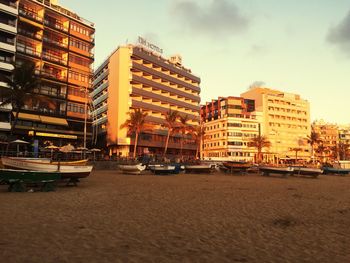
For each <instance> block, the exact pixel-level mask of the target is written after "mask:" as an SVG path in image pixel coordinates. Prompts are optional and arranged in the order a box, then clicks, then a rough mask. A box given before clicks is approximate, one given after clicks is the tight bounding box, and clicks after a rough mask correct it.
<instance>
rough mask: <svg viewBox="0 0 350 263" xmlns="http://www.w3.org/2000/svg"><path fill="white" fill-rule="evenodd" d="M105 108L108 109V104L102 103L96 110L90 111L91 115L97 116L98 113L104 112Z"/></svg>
mask: <svg viewBox="0 0 350 263" xmlns="http://www.w3.org/2000/svg"><path fill="white" fill-rule="evenodd" d="M107 110H108V105H107V104H106V105H104V106H102V107H100V108H98V109H97V110H95V111H93V112H92V115H93V116H98V115H99V114H101V113H104V112H106V111H107Z"/></svg>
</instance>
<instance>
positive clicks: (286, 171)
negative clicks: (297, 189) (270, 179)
mask: <svg viewBox="0 0 350 263" xmlns="http://www.w3.org/2000/svg"><path fill="white" fill-rule="evenodd" d="M259 171H260V173H261V175H263V176H269V175H270V174H280V175H283V176H288V175H291V174H292V173H293V171H294V170H293V168H291V167H259Z"/></svg>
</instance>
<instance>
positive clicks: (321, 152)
mask: <svg viewBox="0 0 350 263" xmlns="http://www.w3.org/2000/svg"><path fill="white" fill-rule="evenodd" d="M312 130H313V131H314V132H316V133H317V134H318V135H319V140H320V141H319V142H318V143H317V145H316V147H315V157H316V158H317V159H318V160H322V161H323V162H326V161H333V160H335V159H337V150H336V149H337V147H338V145H339V131H338V125H336V124H332V123H326V122H325V121H323V120H318V121H314V122H313V123H312Z"/></svg>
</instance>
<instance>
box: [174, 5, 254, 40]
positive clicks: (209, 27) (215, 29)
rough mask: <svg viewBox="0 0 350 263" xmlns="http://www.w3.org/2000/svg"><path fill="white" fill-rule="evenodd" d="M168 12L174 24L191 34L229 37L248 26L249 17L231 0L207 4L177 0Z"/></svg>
mask: <svg viewBox="0 0 350 263" xmlns="http://www.w3.org/2000/svg"><path fill="white" fill-rule="evenodd" d="M201 4H202V3H201ZM170 12H171V14H172V16H173V18H174V20H175V22H176V24H177V25H179V26H181V28H182V29H183V30H184V31H187V33H190V34H191V35H193V34H196V35H198V34H200V35H204V36H209V37H230V36H232V35H235V34H238V33H241V32H243V31H245V30H246V29H247V28H248V26H249V19H248V18H247V17H245V16H244V15H242V14H241V12H240V10H239V8H238V7H237V6H236V5H235V4H234V3H233V2H232V0H212V1H211V3H210V4H209V5H207V6H202V5H200V4H199V3H197V2H196V1H195V0H178V1H175V2H174V3H173V4H172V6H171V10H170Z"/></svg>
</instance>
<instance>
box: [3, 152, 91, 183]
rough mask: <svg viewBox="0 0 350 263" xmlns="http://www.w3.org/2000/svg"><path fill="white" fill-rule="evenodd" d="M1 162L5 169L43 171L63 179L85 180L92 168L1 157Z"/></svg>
mask: <svg viewBox="0 0 350 263" xmlns="http://www.w3.org/2000/svg"><path fill="white" fill-rule="evenodd" d="M1 162H2V164H3V165H4V166H5V168H10V169H18V170H30V171H43V172H60V173H61V177H62V178H63V179H67V178H69V179H71V178H85V177H87V176H89V175H90V173H91V171H92V168H93V166H92V165H66V164H64V163H63V164H61V163H60V162H58V163H57V164H54V163H44V162H36V161H30V160H22V159H17V158H12V157H1Z"/></svg>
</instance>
